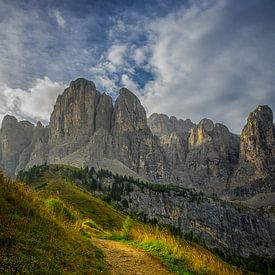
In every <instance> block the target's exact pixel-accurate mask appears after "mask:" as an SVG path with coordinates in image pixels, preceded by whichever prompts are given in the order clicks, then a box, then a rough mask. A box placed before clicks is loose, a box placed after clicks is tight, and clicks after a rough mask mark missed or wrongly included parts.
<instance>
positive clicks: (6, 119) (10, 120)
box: [2, 115, 18, 128]
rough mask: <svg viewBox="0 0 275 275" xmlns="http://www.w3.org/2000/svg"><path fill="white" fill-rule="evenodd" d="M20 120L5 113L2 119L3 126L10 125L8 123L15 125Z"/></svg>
mask: <svg viewBox="0 0 275 275" xmlns="http://www.w3.org/2000/svg"><path fill="white" fill-rule="evenodd" d="M17 123H18V120H17V118H16V117H14V116H11V115H5V116H4V118H3V121H2V128H4V127H6V126H8V125H14V124H17Z"/></svg>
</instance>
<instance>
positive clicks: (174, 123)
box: [148, 113, 195, 137]
mask: <svg viewBox="0 0 275 275" xmlns="http://www.w3.org/2000/svg"><path fill="white" fill-rule="evenodd" d="M148 125H149V127H150V129H151V131H152V133H153V134H154V135H156V136H158V137H162V136H164V135H170V134H172V133H178V134H184V133H188V132H189V131H190V129H191V128H192V127H194V126H195V124H194V123H192V121H191V120H190V119H186V120H183V119H177V118H176V117H175V116H171V117H170V118H169V117H168V116H167V115H165V114H157V113H153V114H152V115H151V116H150V117H149V118H148Z"/></svg>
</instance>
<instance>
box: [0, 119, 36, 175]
mask: <svg viewBox="0 0 275 275" xmlns="http://www.w3.org/2000/svg"><path fill="white" fill-rule="evenodd" d="M33 131H34V126H33V125H32V124H31V123H30V122H27V121H21V122H18V121H17V119H16V118H15V117H13V116H9V115H6V116H5V117H4V119H3V121H2V128H1V133H0V143H1V168H2V169H3V170H4V171H5V173H6V174H7V175H9V176H14V172H15V169H16V167H17V165H18V164H19V158H20V155H21V153H22V152H23V150H24V149H25V148H26V147H28V146H29V144H30V143H31V140H32V135H33Z"/></svg>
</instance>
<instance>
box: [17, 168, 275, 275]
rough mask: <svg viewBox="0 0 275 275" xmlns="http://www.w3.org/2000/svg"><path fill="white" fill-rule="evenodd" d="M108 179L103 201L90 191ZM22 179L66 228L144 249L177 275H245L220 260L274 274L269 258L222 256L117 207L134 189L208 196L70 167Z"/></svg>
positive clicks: (37, 171)
mask: <svg viewBox="0 0 275 275" xmlns="http://www.w3.org/2000/svg"><path fill="white" fill-rule="evenodd" d="M106 178H111V179H112V180H113V181H114V184H113V185H112V187H111V188H110V190H109V192H108V194H109V195H108V196H105V197H104V199H105V201H103V200H102V199H101V198H99V197H97V196H96V195H94V194H93V193H90V192H89V191H91V192H93V191H97V190H101V188H102V187H101V180H102V179H106ZM18 179H19V180H22V181H25V182H26V183H28V184H29V185H30V186H31V187H32V188H33V189H35V190H36V193H37V194H39V196H41V197H43V201H44V205H45V206H46V208H47V212H50V213H51V215H52V216H53V217H54V218H55V217H56V215H58V216H59V219H60V220H61V222H62V223H64V222H66V221H67V220H69V221H70V223H74V224H77V226H78V228H80V231H81V232H82V234H83V235H84V236H86V237H94V236H96V237H99V238H111V239H116V240H119V241H123V242H127V243H129V244H131V245H133V246H135V247H138V248H141V249H143V250H145V251H147V252H148V253H149V254H151V255H152V256H155V257H157V258H159V259H160V260H161V261H162V262H163V263H164V264H165V265H166V266H168V267H169V269H171V270H172V271H174V272H175V273H177V274H243V272H244V271H243V269H240V268H239V269H238V268H235V267H233V266H231V265H230V264H228V263H226V262H224V261H223V260H222V259H221V258H220V257H222V258H223V259H226V260H227V261H228V262H231V263H233V264H234V265H239V266H241V267H244V268H245V269H248V270H254V271H258V272H260V273H261V272H263V273H266V274H268V272H271V271H270V270H271V268H270V266H271V265H272V264H270V262H268V261H266V259H264V258H263V259H259V258H257V257H256V258H255V257H252V258H251V259H242V258H240V257H235V256H231V255H220V254H219V252H218V251H215V254H216V255H218V256H216V255H215V254H213V253H211V252H209V250H207V249H205V248H203V245H204V242H203V240H201V239H198V237H197V236H194V235H193V234H192V233H191V232H190V233H186V234H184V235H182V234H179V232H177V230H173V228H163V227H160V226H157V225H156V222H155V223H154V222H152V221H148V222H150V223H151V225H148V224H147V225H146V224H144V223H141V222H139V221H138V220H136V219H133V218H127V215H126V214H125V213H123V212H122V211H120V210H119V209H118V208H117V205H116V204H114V201H116V200H118V201H119V198H120V195H121V193H122V192H125V190H126V191H127V190H128V191H129V192H130V191H131V188H133V187H132V186H133V184H135V185H138V186H139V187H143V188H150V189H151V190H154V191H158V192H173V193H174V194H177V195H179V196H186V195H187V196H188V199H192V200H204V199H205V197H204V196H203V194H200V193H195V192H193V193H192V191H190V190H185V189H184V188H177V187H169V186H165V185H164V186H159V185H157V184H155V185H154V184H150V183H148V182H143V181H139V180H136V179H133V178H132V177H123V176H120V175H114V174H112V173H111V172H110V171H107V170H99V171H95V170H94V169H93V168H90V169H88V168H87V167H86V168H82V169H78V168H74V167H70V166H66V165H49V166H48V165H42V166H34V167H33V168H32V169H30V170H29V171H27V172H20V173H19V174H18ZM62 202H64V203H65V207H64V206H63V204H62ZM110 203H111V204H110ZM121 203H123V202H121ZM68 213H70V214H68ZM152 224H153V225H152ZM194 242H195V243H194ZM196 243H198V244H200V245H198V244H196ZM270 274H271V273H270Z"/></svg>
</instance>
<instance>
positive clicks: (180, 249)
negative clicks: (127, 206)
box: [107, 218, 243, 275]
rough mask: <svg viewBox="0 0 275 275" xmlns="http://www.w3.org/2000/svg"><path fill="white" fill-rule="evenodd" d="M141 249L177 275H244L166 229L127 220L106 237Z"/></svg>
mask: <svg viewBox="0 0 275 275" xmlns="http://www.w3.org/2000/svg"><path fill="white" fill-rule="evenodd" d="M107 238H109V239H115V240H119V241H123V242H126V243H128V244H130V245H132V246H134V247H137V248H141V249H143V250H145V251H146V252H148V253H149V254H150V255H152V256H154V257H157V258H158V259H160V261H161V262H163V263H164V264H165V265H166V266H167V267H168V268H169V269H170V270H171V271H173V272H175V273H176V274H221V275H224V274H232V275H233V274H243V272H242V271H241V270H240V269H237V268H235V267H233V266H231V265H229V264H227V263H225V262H224V261H222V260H221V259H220V258H218V257H217V256H215V255H213V254H212V253H210V252H209V251H208V250H206V249H204V248H202V247H201V246H199V245H196V244H193V243H190V242H188V241H185V240H183V239H181V238H176V237H175V236H173V235H172V234H171V233H170V232H169V231H168V230H167V229H164V228H160V227H152V226H148V225H144V224H141V223H139V222H137V221H135V220H132V219H130V218H127V219H126V220H125V222H124V224H123V226H122V229H121V230H120V231H117V232H114V233H113V234H110V235H109V236H107Z"/></svg>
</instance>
